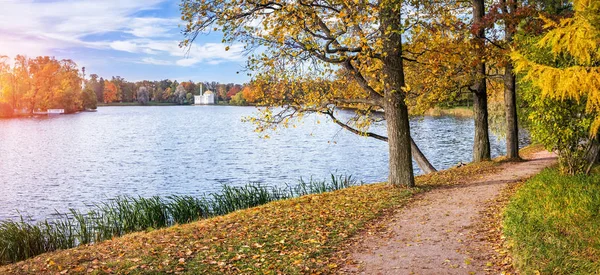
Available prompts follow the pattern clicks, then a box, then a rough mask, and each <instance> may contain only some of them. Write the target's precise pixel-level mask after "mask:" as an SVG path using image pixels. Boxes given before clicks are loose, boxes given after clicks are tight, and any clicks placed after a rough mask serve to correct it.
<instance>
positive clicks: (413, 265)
mask: <svg viewBox="0 0 600 275" xmlns="http://www.w3.org/2000/svg"><path fill="white" fill-rule="evenodd" d="M555 161H556V159H555V157H554V155H553V154H551V153H548V152H539V153H536V154H534V155H533V156H532V158H531V159H530V160H528V161H525V162H519V163H505V164H503V165H502V166H501V167H502V168H503V170H501V171H500V172H498V173H496V174H493V175H488V176H485V177H483V178H482V179H478V180H475V181H472V182H470V183H467V184H461V185H457V186H453V187H449V188H440V189H436V190H432V191H430V192H427V193H425V194H423V195H422V196H420V197H419V198H417V199H416V200H415V202H414V203H413V204H412V205H410V206H409V207H407V208H405V209H403V210H400V211H398V212H397V213H394V214H393V216H392V218H391V220H389V219H388V220H385V221H383V222H385V223H386V225H385V230H383V231H382V232H379V233H376V234H372V235H369V234H364V235H363V236H361V237H360V238H359V239H360V241H359V242H358V243H357V246H355V247H354V248H352V251H350V259H349V260H350V262H354V263H355V264H354V265H348V266H345V267H343V268H342V270H341V272H343V273H355V274H486V273H487V272H486V268H487V263H488V262H489V258H490V257H488V256H491V255H492V254H493V251H492V249H491V247H490V245H489V244H487V243H486V240H485V239H484V238H477V237H475V238H472V236H474V227H475V225H476V223H477V220H478V219H479V218H480V217H479V213H480V211H482V210H484V208H485V203H486V201H488V200H490V199H493V198H495V197H496V196H498V195H499V194H500V192H501V191H502V189H503V188H505V187H506V186H507V184H508V183H510V182H515V181H517V180H520V179H524V178H528V177H530V176H533V175H535V174H537V173H538V172H539V171H541V170H542V169H543V168H545V167H548V166H550V165H552V164H553V163H554V162H555ZM469 236H471V237H469ZM481 248H484V249H481ZM486 248H489V249H486Z"/></svg>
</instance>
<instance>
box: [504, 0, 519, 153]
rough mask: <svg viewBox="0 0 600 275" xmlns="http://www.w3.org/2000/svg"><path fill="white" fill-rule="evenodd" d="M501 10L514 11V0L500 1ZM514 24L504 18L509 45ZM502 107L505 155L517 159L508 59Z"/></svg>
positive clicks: (513, 87) (514, 106) (514, 90)
mask: <svg viewBox="0 0 600 275" xmlns="http://www.w3.org/2000/svg"><path fill="white" fill-rule="evenodd" d="M502 4H503V12H504V14H505V15H506V16H508V15H509V14H510V13H514V12H515V11H516V9H517V7H516V0H514V1H512V3H511V4H509V3H507V1H506V0H503V1H502ZM514 32H515V26H513V25H512V23H511V21H510V20H505V23H504V37H505V39H506V42H507V43H508V44H509V45H510V43H512V41H513V34H514ZM504 107H505V113H506V157H507V158H509V159H519V158H520V157H519V125H518V123H519V122H518V118H517V85H516V76H515V73H514V71H513V65H512V63H511V62H510V60H509V61H508V62H507V64H506V66H505V67H504Z"/></svg>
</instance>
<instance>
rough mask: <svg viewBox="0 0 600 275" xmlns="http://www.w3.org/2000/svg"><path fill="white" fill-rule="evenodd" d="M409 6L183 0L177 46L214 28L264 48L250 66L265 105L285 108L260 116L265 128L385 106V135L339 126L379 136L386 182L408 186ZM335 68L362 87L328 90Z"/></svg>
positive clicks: (234, 39)
mask: <svg viewBox="0 0 600 275" xmlns="http://www.w3.org/2000/svg"><path fill="white" fill-rule="evenodd" d="M413 8H414V7H411V6H410V3H405V2H402V1H395V0H384V1H380V2H376V3H375V2H369V1H351V2H348V1H345V0H339V1H333V2H332V1H309V2H302V1H300V2H286V1H276V2H265V3H255V2H252V1H247V0H236V1H229V0H217V1H195V0H184V1H183V3H182V11H183V18H184V19H185V20H186V21H187V22H188V24H187V26H186V30H185V34H186V35H187V40H186V41H184V42H183V45H189V44H190V43H192V42H193V41H194V40H195V38H196V37H197V35H199V34H200V33H202V32H203V31H205V30H207V29H211V28H213V27H214V26H220V27H221V29H222V30H224V40H225V41H226V42H230V43H233V42H241V43H244V44H245V45H246V46H247V48H248V49H255V48H258V47H261V49H265V50H264V51H261V52H260V53H254V54H253V55H251V56H250V58H249V64H250V69H252V70H254V72H255V75H254V78H255V80H259V81H261V83H263V84H267V85H269V84H270V85H271V86H272V87H269V89H268V91H269V93H267V94H268V95H270V96H269V97H268V98H267V99H265V100H264V102H263V103H264V104H265V105H268V106H280V107H283V108H282V109H280V110H281V111H276V113H273V109H267V111H265V113H264V114H263V116H262V117H261V118H259V119H257V121H259V122H264V123H263V126H264V128H266V127H269V126H270V125H274V124H276V123H285V122H286V121H289V120H290V119H294V118H297V117H298V116H301V115H302V114H306V113H321V114H325V115H327V116H329V117H330V118H331V119H332V120H334V121H337V122H341V121H340V120H339V119H338V118H337V117H336V112H335V108H336V106H340V105H347V104H351V105H357V106H361V107H362V108H360V110H361V111H360V112H359V113H363V114H364V115H363V117H364V116H368V115H370V114H372V113H373V111H374V110H379V109H382V110H384V118H385V123H386V125H387V137H383V136H380V135H376V134H374V133H370V132H367V131H365V128H362V129H361V127H360V125H359V124H360V123H359V124H354V125H348V124H346V123H341V124H343V125H345V127H344V126H343V127H344V128H345V129H348V130H350V131H352V132H355V133H359V134H362V135H365V136H370V137H379V138H381V139H385V140H386V141H387V142H388V146H389V176H388V179H389V183H390V184H393V185H407V186H414V178H413V172H412V161H411V140H412V139H411V138H410V127H409V123H408V110H407V106H406V104H405V97H406V94H407V92H408V90H409V87H407V85H406V82H405V74H404V69H405V67H404V61H405V56H404V54H405V51H404V49H403V33H404V32H405V31H407V30H409V26H411V25H412V24H413V23H415V22H414V20H417V19H415V18H413V17H409V16H407V14H408V12H409V11H411V10H413ZM257 22H258V24H257ZM339 68H343V69H344V71H345V72H346V74H347V76H348V77H351V78H352V79H353V80H354V81H356V83H358V85H360V87H361V88H362V91H364V92H362V93H359V94H348V95H345V96H343V97H337V96H334V94H333V93H332V92H331V90H330V89H329V88H331V87H330V86H332V85H335V84H332V83H331V82H328V80H329V79H331V76H332V75H333V74H335V72H336V71H337V70H338V69H339ZM277 90H279V91H280V92H277ZM338 95H339V94H338ZM365 110H368V111H367V112H363V111H365ZM352 126H355V127H352ZM259 129H260V128H259Z"/></svg>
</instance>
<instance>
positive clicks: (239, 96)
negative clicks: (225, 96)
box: [231, 93, 247, 106]
mask: <svg viewBox="0 0 600 275" xmlns="http://www.w3.org/2000/svg"><path fill="white" fill-rule="evenodd" d="M231 104H233V105H238V106H245V105H247V103H246V100H245V99H244V94H243V93H236V94H235V95H234V96H233V97H232V98H231Z"/></svg>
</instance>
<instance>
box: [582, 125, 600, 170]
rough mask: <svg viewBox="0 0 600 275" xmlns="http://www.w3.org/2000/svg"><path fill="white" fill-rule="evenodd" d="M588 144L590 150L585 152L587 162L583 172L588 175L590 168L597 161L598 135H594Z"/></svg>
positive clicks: (599, 149) (599, 139)
mask: <svg viewBox="0 0 600 275" xmlns="http://www.w3.org/2000/svg"><path fill="white" fill-rule="evenodd" d="M590 142H591V144H590V148H589V150H588V151H587V154H586V159H587V161H588V167H587V169H586V170H585V174H586V175H589V174H590V172H591V171H592V167H594V164H596V162H598V161H599V156H600V133H599V134H597V135H596V137H595V138H594V139H592V140H591V141H590Z"/></svg>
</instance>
